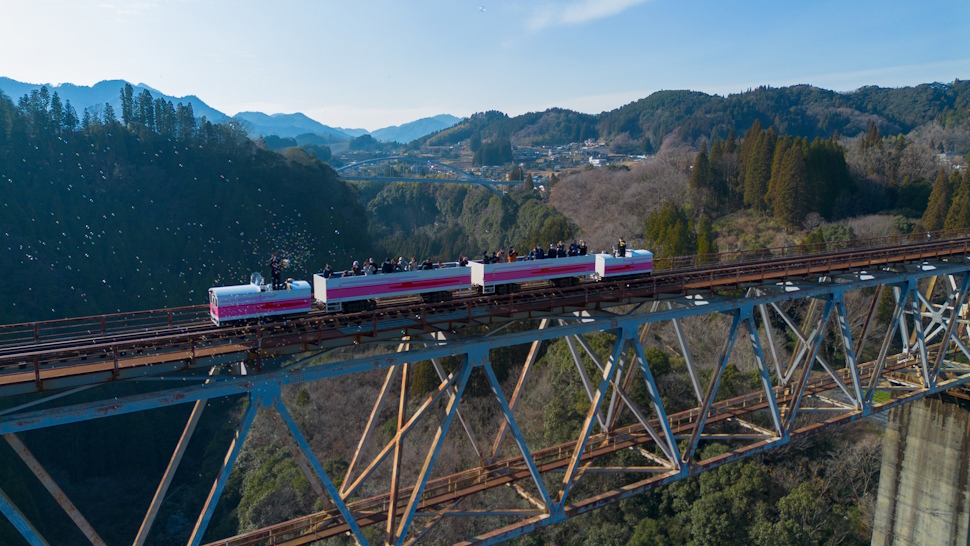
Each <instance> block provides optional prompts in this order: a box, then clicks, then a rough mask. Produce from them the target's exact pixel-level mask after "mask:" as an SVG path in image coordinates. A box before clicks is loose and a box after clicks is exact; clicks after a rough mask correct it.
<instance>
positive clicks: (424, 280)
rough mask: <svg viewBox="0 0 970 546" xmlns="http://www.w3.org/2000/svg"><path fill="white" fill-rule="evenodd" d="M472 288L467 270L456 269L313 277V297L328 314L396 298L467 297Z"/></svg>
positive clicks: (317, 275)
mask: <svg viewBox="0 0 970 546" xmlns="http://www.w3.org/2000/svg"><path fill="white" fill-rule="evenodd" d="M471 288H472V284H471V276H470V270H469V268H467V267H458V266H454V267H441V268H438V269H428V270H418V271H399V272H395V273H384V274H377V275H356V276H346V277H331V278H329V279H326V278H324V277H323V275H320V274H315V275H314V276H313V297H314V298H316V300H317V301H318V302H320V303H322V304H324V305H326V309H327V312H337V311H344V310H351V311H353V310H363V309H367V308H371V307H373V305H372V304H369V302H371V300H376V299H380V298H390V297H396V296H416V295H420V296H422V298H424V299H426V300H429V301H434V300H440V299H446V298H450V297H451V294H452V293H453V292H462V291H468V292H469V293H470V292H471ZM355 302H360V303H355Z"/></svg>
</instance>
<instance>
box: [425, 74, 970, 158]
mask: <svg viewBox="0 0 970 546" xmlns="http://www.w3.org/2000/svg"><path fill="white" fill-rule="evenodd" d="M968 116H970V82H967V81H965V80H956V81H954V82H952V83H947V84H941V83H933V84H923V85H919V86H916V87H902V88H881V87H863V88H860V89H858V90H856V91H851V92H846V93H840V92H835V91H829V90H825V89H820V88H818V87H814V86H810V85H794V86H789V87H767V86H763V87H758V88H756V89H752V90H749V91H745V92H743V93H737V94H732V95H728V96H726V97H722V96H718V95H708V94H706V93H701V92H697V91H658V92H656V93H653V94H651V95H650V96H648V97H646V98H643V99H640V100H637V101H635V102H632V103H630V104H627V105H625V106H622V107H620V108H617V109H615V110H611V111H608V112H603V113H601V114H598V115H589V114H582V113H579V112H574V111H570V110H565V109H561V108H551V109H549V110H546V111H544V112H530V113H527V114H523V115H520V116H515V117H509V116H507V115H505V114H502V113H501V112H494V111H490V112H484V113H478V114H474V115H472V116H471V117H469V118H468V119H466V120H464V121H462V122H461V123H459V124H457V125H455V126H454V127H451V128H449V129H446V130H444V131H440V132H438V133H435V134H433V135H429V136H427V137H424V138H422V139H418V140H417V141H415V142H413V143H411V146H412V147H418V146H420V145H428V146H442V145H450V144H455V143H457V142H460V141H462V140H466V139H469V138H472V136H473V135H476V134H477V135H479V137H480V138H481V139H483V140H488V139H491V138H495V137H506V138H509V139H510V140H511V141H512V144H513V145H546V146H555V145H560V144H565V143H568V142H582V141H584V140H586V139H587V138H593V139H597V138H598V139H601V140H604V141H607V142H609V141H612V140H613V139H616V138H618V137H620V136H621V135H625V136H626V137H628V138H630V139H631V140H633V141H635V142H637V143H639V147H640V148H641V149H644V150H652V149H657V148H659V146H660V144H661V142H662V141H663V140H664V139H665V138H666V137H667V136H668V135H669V134H671V133H672V132H674V130H675V129H677V130H680V131H682V132H683V137H684V138H685V140H687V141H688V142H691V143H695V142H696V143H697V144H698V145H699V140H700V139H704V138H722V139H723V138H726V137H727V135H728V133H729V132H731V131H734V133H735V134H738V135H741V134H743V133H744V132H745V131H747V129H748V128H750V127H751V126H752V125H753V124H754V122H755V121H758V122H759V123H761V125H762V126H763V127H765V128H767V127H774V128H775V130H776V131H777V132H778V134H782V135H790V136H793V137H797V136H801V137H805V138H808V139H809V141H811V140H814V139H815V138H816V137H818V138H823V139H827V138H830V137H832V136H833V135H834V134H836V133H838V134H840V135H843V136H849V137H852V136H855V135H858V134H863V133H865V132H866V131H867V129H868V126H869V123H870V122H875V123H876V124H877V126H878V127H879V128H880V129H881V130H882V132H883V133H884V134H893V135H895V134H898V133H908V132H910V131H912V130H913V129H915V128H916V127H919V126H921V125H924V124H927V123H930V122H935V123H938V124H940V125H942V126H944V127H947V126H952V125H956V124H965V123H966V122H967V121H968ZM948 151H957V152H965V151H967V150H965V149H958V150H948Z"/></svg>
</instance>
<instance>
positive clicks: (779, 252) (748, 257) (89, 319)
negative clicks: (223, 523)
mask: <svg viewBox="0 0 970 546" xmlns="http://www.w3.org/2000/svg"><path fill="white" fill-rule="evenodd" d="M968 237H970V229H962V230H941V231H933V232H926V233H922V232H921V233H918V234H908V235H891V236H888V237H874V238H867V239H852V240H849V241H831V242H822V243H812V244H807V245H793V246H784V247H771V248H761V249H751V250H737V251H728V252H720V253H716V254H701V255H691V256H676V257H669V258H656V257H655V258H654V271H655V272H659V271H669V270H683V269H697V268H702V267H703V268H711V267H717V266H722V265H738V264H745V263H755V262H763V261H768V260H772V259H779V258H790V257H805V256H813V255H822V254H829V253H841V252H845V251H856V250H870V249H875V248H889V247H897V246H901V245H915V244H925V243H927V242H939V241H941V240H951V239H962V238H968ZM203 320H208V305H207V304H199V305H188V306H183V307H172V308H165V309H155V310H146V311H127V312H121V313H109V314H104V315H92V316H86V317H76V318H64V319H54V320H46V321H34V322H23V323H16V324H0V347H2V346H3V345H11V344H23V343H30V342H40V341H43V340H47V339H65V338H70V337H81V336H90V335H102V336H104V335H111V334H117V333H124V332H129V331H133V330H147V329H151V328H158V327H164V326H177V325H182V324H189V323H192V322H198V321H203Z"/></svg>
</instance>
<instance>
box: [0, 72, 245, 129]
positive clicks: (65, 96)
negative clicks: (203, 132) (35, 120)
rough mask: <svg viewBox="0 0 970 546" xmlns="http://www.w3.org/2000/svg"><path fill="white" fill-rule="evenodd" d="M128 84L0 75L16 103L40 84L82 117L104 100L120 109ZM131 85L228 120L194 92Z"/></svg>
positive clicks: (0, 82)
mask: <svg viewBox="0 0 970 546" xmlns="http://www.w3.org/2000/svg"><path fill="white" fill-rule="evenodd" d="M126 83H128V82H126V81H125V80H104V81H100V82H98V83H96V84H94V85H92V86H87V85H74V84H73V83H62V84H59V85H51V84H39V83H23V82H18V81H16V80H12V79H10V78H5V77H2V76H0V92H3V94H4V95H7V96H8V97H10V99H11V100H13V101H14V102H17V99H19V98H20V97H22V96H24V95H28V94H30V92H31V91H33V90H35V89H40V88H41V86H44V85H46V86H47V89H49V90H50V92H51V93H54V92H57V95H58V96H59V97H60V98H61V101H71V106H73V107H74V109H75V110H77V113H78V115H79V116H80V115H81V114H82V113H83V112H84V109H85V108H101V109H103V108H104V104H105V103H108V104H110V105H111V107H112V108H113V109H114V111H115V112H121V89H122V88H123V87H124V86H125V84H126ZM130 85H131V87H132V90H133V91H134V95H135V96H138V94H139V93H141V92H142V91H148V92H149V93H151V94H152V97H153V98H156V99H165V100H166V101H171V102H172V104H178V103H180V102H181V103H182V104H189V103H192V111H193V112H194V113H195V115H196V117H202V116H205V117H206V118H207V119H208V120H209V121H212V122H222V121H225V120H226V119H229V116H227V115H226V114H224V113H222V112H220V111H218V110H216V109H215V108H212V107H211V106H209V105H208V104H206V103H205V102H204V101H203V100H202V99H200V98H199V97H197V96H195V95H187V96H184V97H176V96H173V95H166V94H164V93H162V92H160V91H159V90H157V89H154V88H152V87H149V86H147V85H145V84H143V83H139V84H137V85H136V84H130Z"/></svg>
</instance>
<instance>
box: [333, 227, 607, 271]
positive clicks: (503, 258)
mask: <svg viewBox="0 0 970 546" xmlns="http://www.w3.org/2000/svg"><path fill="white" fill-rule="evenodd" d="M587 251H588V250H587V248H586V241H583V240H580V241H579V243H577V242H576V240H575V239H574V240H573V241H572V243H570V244H569V246H566V244H565V243H564V242H563V241H559V243H558V244H556V243H549V249H548V250H543V249H542V245H539V244H537V245H536V246H535V247H533V248H532V250H530V251H529V254H528V255H527V256H525V257H524V258H523V259H524V260H546V259H554V258H569V257H572V256H585V255H586V254H587ZM614 256H620V257H622V256H626V242H625V241H624V240H623V238H622V237H621V238H620V240H619V243H618V244H617V245H616V246H615V247H614ZM518 259H519V253H518V252H517V251H516V250H515V247H514V246H509V248H508V251H506V250H505V249H502V248H499V249H498V250H496V251H494V252H492V253H491V254H489V253H488V251H487V250H486V251H484V252H482V263H483V264H496V263H503V262H510V263H511V262H516V261H518ZM448 265H450V266H452V267H453V266H455V265H457V266H458V267H466V266H468V258H466V257H465V255H464V254H462V255H461V257H460V258H459V259H458V262H457V263H451V264H448ZM442 267H445V264H443V263H441V262H440V261H439V262H438V263H437V264H435V263H433V262H432V261H431V258H425V260H424V261H423V262H421V263H418V262H417V261H415V259H414V256H412V257H411V260H410V261H409V260H405V259H404V256H401V257H399V258H397V259H394V258H384V261H383V262H382V263H381V264H380V265H378V264H377V263H375V262H374V258H370V259H369V260H367V261H366V262H364V265H363V266H361V265H360V262H358V261H357V260H354V264H353V265H352V266H351V267H350V269H346V270H344V271H343V272H342V273H341V272H339V271H333V270H332V269H331V268H330V264H327V267H325V268H324V270H323V277H324V278H325V279H329V278H338V277H352V276H357V275H377V274H379V273H380V274H388V273H399V272H403V271H424V270H431V269H439V268H442Z"/></svg>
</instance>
